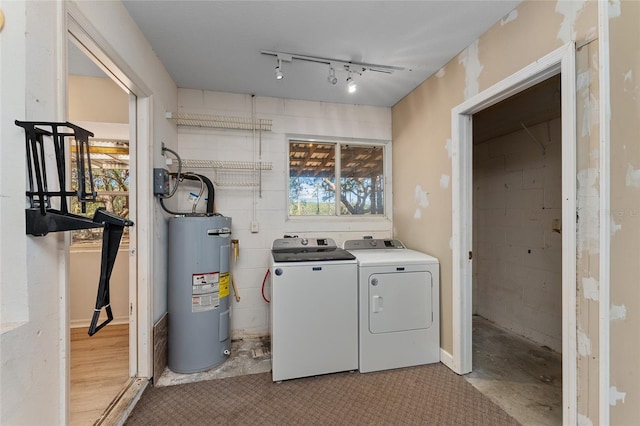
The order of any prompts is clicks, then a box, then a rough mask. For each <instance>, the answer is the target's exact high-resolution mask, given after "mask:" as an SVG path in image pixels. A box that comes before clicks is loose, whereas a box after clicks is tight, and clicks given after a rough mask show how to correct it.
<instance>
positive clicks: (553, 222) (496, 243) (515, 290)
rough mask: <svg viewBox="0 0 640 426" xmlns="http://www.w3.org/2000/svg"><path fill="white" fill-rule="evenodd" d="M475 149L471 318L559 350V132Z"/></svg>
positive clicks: (553, 129)
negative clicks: (482, 320)
mask: <svg viewBox="0 0 640 426" xmlns="http://www.w3.org/2000/svg"><path fill="white" fill-rule="evenodd" d="M560 124H561V123H560V119H555V120H552V121H549V122H545V123H542V124H539V125H536V126H533V127H531V128H529V129H528V131H526V130H524V129H523V130H521V131H517V132H514V133H511V134H508V135H505V136H501V137H497V138H494V139H491V140H489V141H486V142H483V143H480V144H477V145H476V146H474V157H473V163H474V164H473V182H474V187H473V191H474V192H473V204H474V212H473V252H474V264H473V291H474V294H473V311H474V313H475V314H478V315H481V316H483V317H485V318H487V319H489V320H491V321H494V322H495V323H497V324H498V325H499V326H501V327H503V328H506V329H509V330H512V331H513V332H515V333H517V334H519V335H522V336H525V337H527V338H529V339H531V340H533V341H535V342H538V343H540V344H541V345H546V346H548V347H550V348H552V349H553V350H555V351H558V352H560V351H561V349H562V305H561V303H562V237H561V229H560V224H561V219H562V210H561V202H562V198H561V173H562V158H561V125H560Z"/></svg>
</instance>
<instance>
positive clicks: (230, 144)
mask: <svg viewBox="0 0 640 426" xmlns="http://www.w3.org/2000/svg"><path fill="white" fill-rule="evenodd" d="M254 103H255V104H254ZM254 108H255V113H256V117H257V118H258V119H271V120H272V129H271V131H268V132H263V133H262V134H261V135H260V134H257V133H256V134H255V135H254V134H253V133H252V132H251V131H239V130H219V129H212V128H199V127H186V126H184V127H183V126H180V127H178V149H177V152H178V153H179V155H180V156H181V157H182V158H183V159H185V160H218V161H243V162H252V161H258V160H261V161H264V162H267V163H270V164H271V165H272V169H271V170H265V171H263V172H262V185H261V188H249V187H237V186H223V185H215V206H216V211H217V212H219V213H221V214H224V215H225V216H229V217H231V218H232V238H233V239H238V240H239V247H240V256H239V258H238V259H237V261H236V262H234V263H233V264H232V272H233V277H234V279H235V281H236V284H237V287H238V292H239V295H240V297H241V299H240V301H239V302H236V300H235V299H234V298H233V297H232V299H231V329H232V338H233V339H241V338H252V337H258V336H265V335H268V334H269V305H268V304H267V303H266V302H265V301H264V300H263V298H262V291H261V287H262V282H263V279H264V277H265V273H266V271H267V268H268V266H269V262H270V259H271V244H272V242H273V240H274V239H276V238H282V237H283V236H284V234H291V235H299V236H301V237H303V236H304V237H330V238H333V239H335V240H336V242H337V243H338V245H341V244H342V242H343V241H344V240H347V239H356V238H362V237H363V236H365V235H372V236H374V237H376V238H388V237H391V234H392V225H391V208H389V209H388V211H387V214H388V217H386V218H379V217H378V218H362V217H360V218H354V217H341V218H336V217H329V218H322V217H307V218H288V217H287V209H288V194H287V182H288V177H287V167H288V146H287V142H288V136H290V135H297V136H299V137H301V138H305V137H309V138H327V139H328V140H331V139H333V138H338V139H342V140H345V139H346V138H353V139H359V140H370V141H375V142H378V143H379V142H386V143H390V140H391V110H390V108H377V107H366V106H357V105H343V104H329V103H323V102H308V101H298V100H290V99H278V98H266V97H256V98H252V96H251V95H238V94H230V93H220V92H210V91H202V90H191V89H179V91H178V112H183V113H193V114H208V115H219V116H232V117H251V113H252V109H254ZM260 140H261V145H262V147H261V149H260V146H259V145H260ZM389 148H390V147H389ZM260 151H261V152H260ZM168 157H171V156H170V155H168ZM387 161H388V162H389V164H390V162H391V158H390V149H389V158H388V159H387ZM191 171H193V172H195V173H200V174H204V175H206V176H208V177H209V178H211V179H212V180H214V182H215V177H216V176H215V172H214V171H213V170H208V169H192V170H191ZM388 181H389V182H388V184H387V187H386V190H387V197H388V198H389V200H390V199H391V197H392V194H391V183H390V181H391V179H390V177H389V179H388ZM190 185H191V186H187V185H185V186H184V187H183V188H181V189H180V190H179V191H178V192H177V194H176V195H175V196H174V198H173V199H170V200H168V201H167V205H168V206H171V208H175V209H178V210H180V211H190V210H191V206H192V202H190V201H189V199H188V197H189V192H198V190H199V184H197V183H193V182H192V183H190ZM203 204H204V202H201V203H199V204H198V210H201V209H202V207H203ZM252 221H256V222H258V232H257V233H253V232H251V228H250V224H251V222H252ZM169 285H171V283H169ZM269 292H270V279H267V281H266V293H267V298H269V297H270V296H269ZM232 296H233V293H232Z"/></svg>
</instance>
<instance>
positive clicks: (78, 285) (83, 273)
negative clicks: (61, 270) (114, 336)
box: [69, 244, 129, 328]
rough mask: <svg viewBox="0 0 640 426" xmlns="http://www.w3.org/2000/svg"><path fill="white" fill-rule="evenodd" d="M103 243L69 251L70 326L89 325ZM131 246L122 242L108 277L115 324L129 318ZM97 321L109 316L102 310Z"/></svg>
mask: <svg viewBox="0 0 640 426" xmlns="http://www.w3.org/2000/svg"><path fill="white" fill-rule="evenodd" d="M101 248H102V246H101V245H100V244H98V245H96V246H94V247H90V248H88V247H73V248H72V249H71V253H70V254H69V258H70V262H69V266H70V268H69V320H70V323H71V327H72V328H73V327H88V326H89V325H90V324H91V318H92V317H93V308H94V307H95V304H96V296H97V292H98V283H99V282H100V266H101V262H102V250H101ZM128 251H129V246H128V245H127V244H121V245H120V249H119V250H118V255H117V256H116V262H115V264H114V265H113V271H112V272H111V278H110V279H109V302H110V304H111V309H112V311H113V324H125V323H127V322H128V321H129V256H128ZM100 315H101V316H100V319H99V322H98V324H100V323H102V322H103V321H104V320H105V319H106V314H105V310H104V309H102V312H101V314H100Z"/></svg>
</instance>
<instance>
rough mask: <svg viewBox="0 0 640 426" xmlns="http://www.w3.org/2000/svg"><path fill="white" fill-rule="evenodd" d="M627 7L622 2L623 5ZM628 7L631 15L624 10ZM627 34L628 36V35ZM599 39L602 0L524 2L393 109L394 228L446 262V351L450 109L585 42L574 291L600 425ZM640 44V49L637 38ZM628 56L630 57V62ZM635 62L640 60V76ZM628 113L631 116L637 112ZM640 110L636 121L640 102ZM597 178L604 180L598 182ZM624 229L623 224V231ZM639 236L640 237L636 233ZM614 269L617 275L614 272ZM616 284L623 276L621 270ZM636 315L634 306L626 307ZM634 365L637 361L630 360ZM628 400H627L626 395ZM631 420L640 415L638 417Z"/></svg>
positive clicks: (447, 344)
mask: <svg viewBox="0 0 640 426" xmlns="http://www.w3.org/2000/svg"><path fill="white" fill-rule="evenodd" d="M626 7H627V6H626V5H625V2H623V4H622V9H623V11H624V9H625V8H626ZM625 13H626V12H623V15H624V14H625ZM625 19H628V22H636V23H637V22H638V16H637V13H636V15H635V16H631V17H629V18H625ZM633 19H635V21H633ZM612 22H613V21H612ZM628 25H630V24H628ZM626 31H629V28H626ZM631 36H635V37H636V40H637V33H635V35H633V34H632V35H631ZM616 37H617V36H616ZM622 37H623V36H622V35H620V38H622ZM597 39H598V4H597V2H596V1H558V2H550V1H544V2H539V1H524V2H523V3H521V4H520V6H519V7H518V8H517V9H516V10H515V11H513V12H512V13H510V14H509V15H508V16H505V17H504V19H502V20H501V21H499V22H498V23H497V24H496V25H494V26H493V27H492V28H491V29H490V30H489V31H487V32H486V33H485V34H484V35H482V36H481V37H480V38H479V39H478V40H477V41H476V42H474V43H473V44H472V45H470V46H469V47H468V48H467V49H466V50H465V51H464V52H462V53H461V54H460V55H458V57H457V58H454V59H453V60H452V61H450V62H449V63H448V64H447V65H445V66H444V67H443V68H442V69H441V70H440V71H439V72H438V73H436V74H434V76H432V77H431V78H429V79H428V80H427V81H425V82H424V83H423V84H421V85H420V86H419V87H418V88H416V89H415V90H414V91H413V92H412V93H410V94H409V95H408V96H406V97H405V98H404V99H403V100H402V101H400V102H399V103H398V104H397V105H395V106H394V108H393V110H392V113H393V120H392V123H393V166H394V167H393V170H394V175H393V181H394V235H395V236H396V237H398V238H400V239H402V240H403V241H404V242H405V244H407V245H408V246H410V247H412V248H415V249H418V250H422V251H425V252H427V253H430V254H432V255H434V256H436V257H438V258H439V259H440V262H441V317H442V318H441V319H442V321H441V345H442V348H443V350H445V351H447V352H449V353H452V351H453V329H452V324H453V319H452V304H453V302H454V299H455V297H456V296H457V295H453V294H452V268H453V265H452V251H451V243H450V241H451V235H452V217H451V196H452V193H451V185H448V186H447V187H443V186H442V185H440V177H441V176H442V175H447V176H451V175H452V158H451V109H452V108H454V107H456V106H457V105H459V104H461V103H462V102H464V101H465V100H466V99H469V98H470V97H471V96H474V95H475V94H477V93H480V92H482V91H483V90H486V89H487V88H489V87H491V86H492V85H494V84H496V83H499V82H500V81H502V80H504V79H505V78H507V77H509V76H510V75H512V74H514V73H515V72H517V71H519V70H521V69H522V68H524V67H525V66H527V65H529V64H530V63H533V62H535V61H536V60H537V59H539V58H541V57H543V56H544V55H546V54H548V53H550V52H552V51H553V50H555V49H557V48H559V47H561V46H563V45H564V44H566V43H569V42H575V43H576V45H577V46H578V51H577V54H576V60H577V62H578V74H579V75H577V76H576V78H577V83H578V86H579V87H578V92H579V93H578V96H577V105H576V108H577V111H576V112H577V115H578V117H577V119H578V122H577V128H576V134H577V152H576V155H577V156H578V158H577V159H576V160H577V162H578V176H576V185H577V187H578V200H577V202H578V209H579V210H582V211H583V213H585V214H584V216H580V217H579V218H578V231H577V232H578V234H577V235H576V237H577V240H578V247H577V251H578V254H577V255H578V258H579V259H577V260H578V264H577V271H576V273H577V280H576V288H575V291H576V295H577V318H576V320H577V330H576V331H577V335H578V339H577V340H578V341H576V342H573V343H574V344H575V346H576V347H577V349H578V355H577V357H578V359H577V365H578V377H577V388H578V394H577V398H578V419H580V422H582V423H584V424H597V423H598V418H599V417H598V416H599V412H598V402H599V398H600V394H599V392H598V378H599V371H598V368H599V358H598V348H599V340H598V336H599V323H598V315H599V313H598V301H597V300H594V296H593V295H594V294H595V293H597V292H598V281H599V273H600V271H599V268H598V262H599V257H598V247H599V239H598V238H599V231H598V229H599V228H598V223H599V220H598V218H599V216H598V215H599V212H598V211H597V210H596V211H595V212H593V211H591V209H592V208H593V207H594V205H593V204H591V203H593V202H594V201H593V200H594V199H595V200H598V201H597V202H598V203H599V197H600V195H599V194H600V192H599V188H598V184H597V182H598V179H597V176H598V173H599V171H598V166H597V165H598V164H599V162H598V157H597V156H598V153H597V146H598V135H599V123H598V120H597V117H598V111H599V108H600V99H599V96H598V90H599V89H598V88H599V82H598V78H599V77H598V76H599V75H598V61H599V57H598V52H597V42H595V41H597ZM634 45H635V47H636V48H637V45H638V43H634ZM625 55H627V56H629V57H634V58H637V57H638V54H637V51H636V53H635V56H633V55H631V52H626V53H625ZM628 60H630V61H631V59H628ZM636 61H637V59H636ZM637 67H638V63H637V62H636V64H635V68H634V73H635V72H636V71H635V70H637ZM623 68H624V67H623ZM629 68H630V66H629V65H627V66H626V68H625V71H624V72H627V71H628V70H629ZM634 75H635V74H634ZM580 79H583V80H580ZM584 79H587V80H584ZM621 81H622V79H621ZM627 81H628V80H627ZM634 81H635V80H634ZM627 84H629V83H627ZM623 90H624V88H621V89H620V91H621V92H623ZM629 96H630V95H629ZM636 99H637V98H636ZM636 106H637V104H636ZM628 113H629V114H630V113H631V111H629V112H628ZM635 113H636V116H635V117H636V119H635V121H636V122H637V121H638V120H637V116H638V114H637V109H636V110H635ZM636 125H637V124H636ZM612 127H614V126H613V125H612ZM637 134H638V132H637V129H636V135H637ZM630 135H631V133H629V134H627V140H629V139H630ZM630 143H631V142H630V141H628V142H627V144H628V145H629V144H630ZM636 145H637V144H636ZM620 146H622V143H621V144H620ZM620 149H622V148H620ZM634 149H635V148H634ZM594 150H595V151H596V152H594ZM627 152H629V151H628V150H627ZM632 167H633V169H632V170H630V169H629V168H628V164H626V163H625V165H624V169H623V170H624V179H627V175H629V176H630V178H629V180H630V181H632V182H633V180H634V177H635V176H636V175H635V174H634V172H635V170H636V169H637V168H639V167H640V164H636V165H632ZM629 170H630V172H629ZM594 178H596V179H595V182H594ZM622 178H623V176H620V179H622ZM616 185H622V186H621V187H624V188H625V191H634V190H635V191H637V190H638V189H640V188H637V187H633V186H626V184H625V183H623V182H620V183H617V184H616ZM418 186H419V187H420V189H421V191H422V192H424V193H425V194H426V195H427V197H428V201H429V203H428V206H427V207H420V206H419V200H418V199H417V198H416V196H415V194H416V188H417V187H418ZM619 187H620V186H619ZM612 200H613V198H612ZM417 207H420V209H421V211H420V215H416V214H415V211H416V208H417ZM625 207H626V206H625ZM593 215H595V218H594V216H593ZM632 220H636V221H637V218H635V219H634V218H633V217H629V219H628V221H632ZM583 221H584V223H583ZM624 226H625V224H623V228H624ZM594 227H595V228H594ZM619 234H620V233H618V234H615V236H614V238H618V235H619ZM592 237H594V238H595V239H594V238H592ZM626 238H629V239H631V238H633V237H632V236H628V237H626ZM636 241H640V239H638V238H636ZM621 247H627V245H626V244H624V243H621ZM620 250H623V249H622V248H621V249H620ZM636 253H637V250H636ZM629 255H630V254H629ZM636 257H637V255H636ZM634 263H635V264H638V263H640V262H637V261H636V262H634ZM613 267H614V265H612V268H613ZM634 267H635V265H634ZM621 272H622V271H621ZM628 273H629V267H628V266H627V267H626V271H624V272H623V273H622V274H621V276H622V277H625V278H624V279H623V278H621V279H620V280H618V281H619V282H621V283H622V282H623V281H625V284H621V285H623V286H628V285H629V284H626V282H628V281H629V280H630V279H632V277H633V276H640V274H638V273H637V271H636V272H635V274H634V275H627V274H628ZM612 274H614V272H613V271H612ZM612 282H615V279H613V277H612ZM614 293H615V292H614ZM627 300H628V297H627ZM612 302H613V303H618V304H622V303H623V301H622V298H621V300H619V301H618V302H615V301H614V299H612ZM628 316H629V309H627V317H628ZM614 337H615V333H614V335H612V338H614ZM620 356H622V357H626V356H627V354H626V353H624V354H623V352H622V351H621V352H620ZM627 361H628V360H625V362H627ZM612 362H613V360H612ZM627 365H629V363H628V362H627ZM614 376H615V374H614ZM612 379H613V377H612ZM612 384H613V383H612ZM618 389H621V387H619V388H618ZM638 396H640V392H639V393H638ZM627 398H629V396H628V395H627ZM635 406H636V407H638V406H640V405H639V404H636V405H635ZM623 416H625V417H621V418H622V419H629V418H630V417H626V414H624V415H623ZM631 418H636V419H639V418H640V416H636V417H631Z"/></svg>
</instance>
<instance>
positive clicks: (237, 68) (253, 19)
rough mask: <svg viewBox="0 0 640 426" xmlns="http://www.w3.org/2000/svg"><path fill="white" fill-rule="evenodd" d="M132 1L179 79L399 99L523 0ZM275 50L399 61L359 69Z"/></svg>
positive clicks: (331, 96) (388, 101)
mask: <svg viewBox="0 0 640 426" xmlns="http://www.w3.org/2000/svg"><path fill="white" fill-rule="evenodd" d="M123 3H124V5H125V7H126V8H127V10H128V11H129V13H130V14H131V16H132V17H133V19H134V21H135V22H136V23H137V25H138V26H139V27H140V29H141V31H142V33H143V34H144V35H145V36H146V38H147V40H148V41H149V42H150V43H151V46H152V47H153V49H154V51H155V52H156V54H157V55H158V57H159V58H160V60H161V61H162V63H163V64H164V65H165V67H166V68H167V70H168V71H169V73H170V74H171V76H172V78H173V79H174V81H175V82H176V84H177V85H178V87H181V88H191V89H202V90H212V91H220V92H230V93H243V94H255V95H257V96H269V97H277V98H289V99H303V100H313V101H323V102H336V103H347V104H359V105H372V106H382V107H391V106H393V105H394V104H396V103H397V102H398V101H399V100H400V99H402V98H403V97H404V96H405V95H407V94H408V93H409V92H411V91H412V90H413V89H414V88H415V87H417V86H418V85H419V84H420V83H421V82H423V81H424V80H425V79H427V78H428V77H429V76H430V75H432V74H433V73H435V72H437V71H438V70H439V69H440V68H441V67H442V66H443V65H445V64H446V63H447V62H448V61H449V60H451V59H452V58H453V57H455V56H456V55H457V54H458V53H459V52H461V51H462V50H463V49H464V48H465V47H467V46H468V45H469V44H471V43H472V42H473V41H474V40H476V39H477V38H478V37H479V36H480V35H481V34H483V33H484V32H485V31H486V30H487V29H488V28H490V27H491V26H492V25H493V24H494V23H496V22H498V21H499V20H500V19H501V18H503V17H504V16H505V15H507V14H508V13H509V12H510V11H511V10H513V8H515V7H516V6H517V5H518V3H520V1H507V0H500V1H167V0H164V1H153V0H152V1H136V0H125V1H124V2H123ZM263 50H267V51H276V52H286V53H294V54H300V55H307V56H313V57H322V58H330V59H335V60H338V61H340V62H345V63H349V62H358V63H366V64H376V65H386V66H393V67H401V68H403V70H397V71H394V72H393V73H392V74H387V73H381V72H375V71H371V70H367V71H365V72H363V73H362V74H361V75H357V74H355V75H354V79H355V80H356V82H357V83H358V90H357V92H356V93H351V94H350V93H347V90H346V83H345V80H346V78H347V75H348V74H347V72H346V71H344V67H343V65H344V64H339V65H340V67H338V68H336V69H337V72H336V77H337V78H338V83H337V84H335V85H331V84H329V82H328V81H327V76H328V75H329V65H328V64H324V63H316V62H308V61H302V60H296V59H294V60H293V61H292V62H283V63H282V71H283V73H284V78H283V79H282V80H276V79H275V66H276V65H277V59H276V57H275V56H269V55H265V54H261V51H263Z"/></svg>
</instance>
